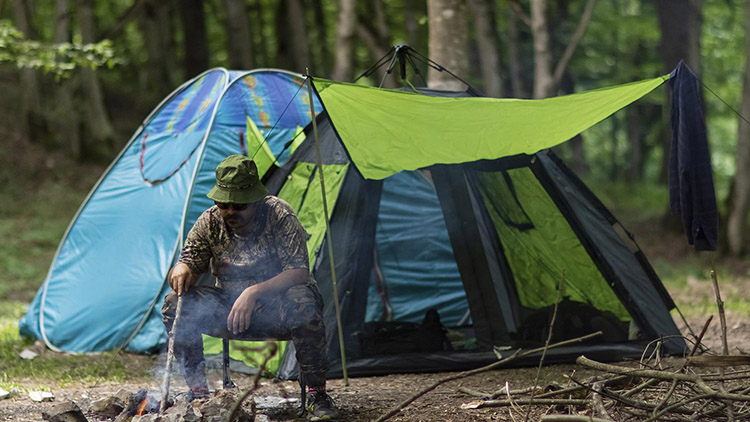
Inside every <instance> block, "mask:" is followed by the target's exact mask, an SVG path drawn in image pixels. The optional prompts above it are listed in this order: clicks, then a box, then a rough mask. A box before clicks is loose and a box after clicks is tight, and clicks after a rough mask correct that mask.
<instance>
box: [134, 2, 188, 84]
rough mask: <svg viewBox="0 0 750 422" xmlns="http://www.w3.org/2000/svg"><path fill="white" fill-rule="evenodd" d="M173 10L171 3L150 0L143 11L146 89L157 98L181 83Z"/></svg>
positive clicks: (142, 31) (139, 24) (141, 28)
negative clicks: (178, 76) (179, 80)
mask: <svg viewBox="0 0 750 422" xmlns="http://www.w3.org/2000/svg"><path fill="white" fill-rule="evenodd" d="M171 9H172V7H171V6H170V2H166V1H162V0H146V2H145V3H144V5H143V8H142V10H141V18H140V19H138V26H139V28H140V30H141V33H142V34H143V38H144V45H145V48H146V57H147V62H148V66H146V70H145V75H146V78H145V79H146V83H145V86H144V91H145V92H153V95H154V97H155V98H163V97H164V95H165V94H167V93H168V92H170V91H171V90H172V89H174V88H176V85H177V80H176V78H175V76H176V75H175V73H174V69H175V68H177V66H176V63H177V57H176V56H175V51H176V50H177V49H176V48H175V47H176V46H175V40H174V31H173V29H174V25H173V23H172V12H173V10H171ZM180 79H184V77H183V78H180Z"/></svg>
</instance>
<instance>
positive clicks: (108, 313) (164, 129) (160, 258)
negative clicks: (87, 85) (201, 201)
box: [19, 71, 226, 352]
mask: <svg viewBox="0 0 750 422" xmlns="http://www.w3.org/2000/svg"><path fill="white" fill-rule="evenodd" d="M211 84H213V86H209V85H211ZM225 84H226V77H225V73H224V72H223V71H214V72H209V73H207V74H206V75H204V76H203V77H201V78H198V79H197V80H196V81H194V82H193V83H192V84H190V85H188V86H187V87H185V88H184V89H183V90H182V91H181V92H179V93H178V94H177V95H176V96H175V97H174V98H172V99H171V100H169V101H168V102H167V103H165V104H164V105H163V107H162V108H161V109H160V110H159V111H158V112H157V113H156V114H155V115H154V116H153V118H152V119H151V120H150V122H149V123H148V124H147V125H146V127H145V128H144V130H143V131H142V132H141V133H140V134H139V136H138V137H137V138H135V139H134V140H133V141H132V142H131V143H130V144H129V146H128V147H127V149H126V150H125V151H124V152H123V154H122V155H121V156H120V157H119V159H118V160H117V162H116V163H115V164H114V165H113V166H112V168H111V169H110V170H109V172H108V173H107V174H106V176H105V177H104V178H103V179H102V180H101V182H100V183H99V185H98V186H97V187H96V189H95V190H94V192H93V193H92V195H91V196H90V198H89V200H88V201H87V202H86V204H85V205H84V206H83V208H82V209H81V211H80V213H79V214H78V216H77V218H76V220H75V221H74V222H73V223H72V226H71V227H70V230H69V232H68V235H67V237H66V238H65V239H64V240H63V241H62V243H61V245H60V248H59V250H58V253H57V255H56V258H55V260H54V261H53V263H52V266H51V268H50V272H49V275H48V278H47V280H46V281H45V285H44V286H43V288H42V289H40V290H39V292H38V293H37V295H36V297H35V298H34V301H33V302H32V304H31V305H30V307H29V311H28V312H27V314H26V316H24V318H22V319H21V321H20V322H19V328H20V331H21V333H22V334H24V335H31V336H35V337H37V338H42V334H43V333H42V330H41V329H40V323H41V322H43V324H44V334H45V335H46V338H47V340H48V342H49V343H50V344H52V345H54V346H55V347H57V348H60V349H62V350H67V351H75V352H92V351H102V350H111V349H114V348H117V347H120V346H121V345H122V344H123V343H124V342H125V341H126V340H127V339H128V338H129V337H130V336H131V335H132V334H133V332H134V330H135V329H136V328H137V327H138V325H139V323H140V322H141V321H142V320H143V318H144V317H145V316H146V314H147V312H148V311H149V308H150V307H151V306H152V305H153V304H154V301H155V299H156V300H158V299H157V297H158V296H159V295H160V294H163V285H164V280H165V277H166V273H167V271H168V269H169V267H170V266H171V264H172V262H173V259H174V255H175V251H176V249H175V248H176V245H177V241H178V239H179V234H180V220H181V216H182V212H183V209H184V204H185V200H186V196H187V194H188V190H189V188H190V185H191V180H192V171H193V169H194V168H195V165H196V164H197V161H198V154H186V155H183V156H182V157H178V159H174V154H177V153H180V152H185V151H186V149H184V145H191V144H194V143H195V142H200V141H199V140H198V139H199V138H201V135H200V131H193V130H183V131H178V130H177V129H176V127H181V128H183V129H185V128H189V127H191V126H192V127H195V128H197V127H207V125H208V121H209V120H210V116H211V114H212V111H213V105H214V104H215V103H216V100H218V98H219V94H220V93H221V91H222V90H223V88H222V86H224V85H225ZM217 86H218V87H217ZM199 95H207V97H205V98H203V97H199ZM187 98H190V101H195V102H199V103H201V104H206V101H208V103H209V105H208V106H207V107H206V108H205V109H203V110H201V109H202V108H203V107H202V106H201V107H198V108H197V109H195V110H192V109H191V108H189V107H184V106H183V107H180V104H184V100H185V99H187ZM190 110H192V111H190ZM186 113H188V114H189V117H186V116H188V114H186ZM183 121H185V122H186V121H190V122H191V123H190V124H184V125H180V122H183ZM146 133H150V134H152V135H153V138H152V140H153V139H156V140H158V142H159V146H158V147H156V148H153V149H151V150H150V151H149V150H148V148H147V151H148V152H149V156H150V158H151V160H150V162H151V163H153V166H152V167H151V168H150V169H149V170H150V171H152V172H153V173H154V174H155V175H158V176H163V175H166V174H169V173H170V172H171V171H173V170H174V169H175V168H177V167H178V166H179V164H180V162H182V161H183V160H185V158H188V157H189V159H188V160H187V161H186V163H185V165H184V166H183V167H182V168H181V169H180V170H179V171H177V172H176V173H175V174H174V175H173V176H172V177H170V178H168V179H167V180H165V181H164V182H162V183H158V184H156V185H150V184H149V183H146V181H144V179H143V178H142V177H141V172H140V160H141V150H142V144H143V137H144V136H145V134H146ZM166 140H169V142H166ZM146 144H147V146H148V145H149V140H148V139H146ZM193 149H195V148H194V147H193ZM173 159H174V161H173ZM45 292H46V293H45ZM43 296H44V300H42V297H43ZM42 317H43V321H40V319H41V318H42ZM92 321H95V322H96V323H92ZM146 326H147V327H149V331H148V332H150V333H151V334H150V336H149V338H148V339H147V338H145V337H141V338H140V339H139V341H138V344H142V345H144V348H143V349H138V348H133V347H131V349H132V350H136V351H142V350H146V349H147V348H146V347H145V345H146V344H148V345H149V347H148V349H151V348H153V347H154V345H156V344H158V343H159V342H160V341H162V338H163V337H162V333H157V332H155V331H156V330H154V329H153V327H154V325H153V322H151V321H149V322H147V323H146ZM162 331H163V328H162Z"/></svg>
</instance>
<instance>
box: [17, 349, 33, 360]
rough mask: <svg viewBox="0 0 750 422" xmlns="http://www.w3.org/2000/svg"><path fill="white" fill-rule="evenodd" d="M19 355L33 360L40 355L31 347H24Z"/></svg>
mask: <svg viewBox="0 0 750 422" xmlns="http://www.w3.org/2000/svg"><path fill="white" fill-rule="evenodd" d="M18 356H20V357H21V359H26V360H31V359H34V358H35V357H37V356H38V355H37V354H36V353H34V352H32V351H31V350H29V349H23V351H22V352H21V353H20V354H19V355H18Z"/></svg>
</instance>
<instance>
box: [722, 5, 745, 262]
mask: <svg viewBox="0 0 750 422" xmlns="http://www.w3.org/2000/svg"><path fill="white" fill-rule="evenodd" d="M742 84H743V86H742V108H741V111H740V114H741V115H742V116H750V0H745V76H744V80H743V82H742ZM735 168H736V170H735V173H734V178H733V186H732V190H731V192H730V195H731V196H732V201H731V204H732V206H731V209H730V211H729V219H728V221H727V241H728V244H729V252H730V253H731V254H732V255H734V256H740V255H742V254H744V253H746V252H747V242H748V226H747V218H748V210H750V125H748V124H747V122H745V121H744V120H742V119H739V121H738V127H737V155H736V156H735Z"/></svg>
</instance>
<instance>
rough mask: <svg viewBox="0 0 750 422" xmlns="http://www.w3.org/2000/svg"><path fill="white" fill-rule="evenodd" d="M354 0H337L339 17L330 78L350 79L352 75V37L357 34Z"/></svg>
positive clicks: (338, 79)
mask: <svg viewBox="0 0 750 422" xmlns="http://www.w3.org/2000/svg"><path fill="white" fill-rule="evenodd" d="M356 5H357V3H356V1H355V0H339V18H338V24H337V26H336V54H335V59H334V63H333V72H332V73H331V78H333V79H334V80H337V81H351V80H352V78H353V77H354V39H355V36H356V34H357V8H356Z"/></svg>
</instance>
